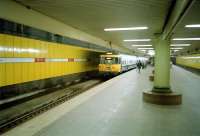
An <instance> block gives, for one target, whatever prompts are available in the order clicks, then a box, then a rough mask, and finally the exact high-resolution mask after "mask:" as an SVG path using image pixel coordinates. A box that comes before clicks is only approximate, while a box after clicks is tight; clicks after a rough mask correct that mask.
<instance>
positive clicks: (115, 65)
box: [99, 53, 148, 75]
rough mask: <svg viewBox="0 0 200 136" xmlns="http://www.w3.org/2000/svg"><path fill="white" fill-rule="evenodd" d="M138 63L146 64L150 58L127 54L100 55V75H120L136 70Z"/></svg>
mask: <svg viewBox="0 0 200 136" xmlns="http://www.w3.org/2000/svg"><path fill="white" fill-rule="evenodd" d="M138 61H140V62H141V63H143V64H146V63H147V61H148V58H146V57H137V56H132V55H125V54H113V53H106V54H103V55H100V64H99V74H100V75H118V74H120V73H123V72H126V71H128V70H130V69H133V68H136V66H137V62H138Z"/></svg>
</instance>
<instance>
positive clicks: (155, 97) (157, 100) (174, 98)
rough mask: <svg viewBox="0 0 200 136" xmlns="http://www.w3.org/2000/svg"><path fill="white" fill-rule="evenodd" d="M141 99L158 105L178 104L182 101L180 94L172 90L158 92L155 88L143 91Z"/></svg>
mask: <svg viewBox="0 0 200 136" xmlns="http://www.w3.org/2000/svg"><path fill="white" fill-rule="evenodd" d="M143 100H144V101H145V102H148V103H153V104H158V105H180V104H181V103H182V95H181V94H179V93H175V92H172V91H171V90H170V89H169V90H168V91H167V92H166V93H165V92H164V93H161V92H158V91H157V89H155V90H152V91H145V92H143Z"/></svg>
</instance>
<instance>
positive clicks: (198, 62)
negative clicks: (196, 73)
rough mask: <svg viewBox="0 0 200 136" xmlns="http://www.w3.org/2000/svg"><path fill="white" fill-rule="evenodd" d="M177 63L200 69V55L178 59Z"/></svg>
mask: <svg viewBox="0 0 200 136" xmlns="http://www.w3.org/2000/svg"><path fill="white" fill-rule="evenodd" d="M176 63H177V64H179V65H182V66H187V67H191V68H195V69H200V54H195V55H188V56H181V57H177V59H176Z"/></svg>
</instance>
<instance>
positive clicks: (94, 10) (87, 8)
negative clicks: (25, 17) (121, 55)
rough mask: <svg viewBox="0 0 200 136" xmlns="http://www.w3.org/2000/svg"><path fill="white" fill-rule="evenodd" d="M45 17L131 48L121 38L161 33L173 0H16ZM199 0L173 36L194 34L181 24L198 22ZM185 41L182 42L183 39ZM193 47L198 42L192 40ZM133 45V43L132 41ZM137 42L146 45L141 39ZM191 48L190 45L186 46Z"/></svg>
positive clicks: (196, 33)
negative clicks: (116, 28) (132, 28)
mask: <svg viewBox="0 0 200 136" xmlns="http://www.w3.org/2000/svg"><path fill="white" fill-rule="evenodd" d="M16 1H18V2H20V3H22V4H24V5H26V6H30V7H31V8H32V9H34V10H36V11H39V12H41V13H43V14H45V15H47V16H50V17H52V18H55V19H57V20H59V21H62V22H64V23H66V24H68V25H71V26H73V27H75V28H78V29H80V30H82V31H85V32H87V33H89V34H91V35H94V36H97V37H100V38H102V39H104V40H107V41H111V42H112V43H115V44H118V45H121V46H126V47H127V48H130V49H131V48H132V47H131V46H130V45H131V44H133V42H131V43H128V42H123V40H124V39H134V38H152V37H153V34H154V33H160V32H162V29H163V26H164V22H165V19H166V16H167V14H168V11H169V8H170V5H171V3H172V1H173V0H16ZM199 10H200V1H197V2H196V3H195V4H194V6H193V7H192V8H191V10H190V11H189V12H188V13H187V15H186V16H185V18H184V19H183V21H182V22H181V23H180V24H179V26H178V27H177V29H176V31H175V34H174V35H173V37H198V36H200V35H199V34H200V33H199V32H200V31H199V30H197V29H193V30H191V29H188V28H187V29H185V28H184V26H185V24H194V23H200V17H199V15H198V13H200V11H199ZM137 26H147V27H149V29H148V30H142V31H118V32H116V31H115V32H105V31H104V28H110V27H137ZM184 43H185V42H184ZM192 43H193V44H194V46H197V44H199V42H192ZM135 44H137V43H135ZM139 44H150V43H148V42H143V43H141V42H140V43H139ZM190 48H191V47H190Z"/></svg>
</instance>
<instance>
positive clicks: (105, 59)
mask: <svg viewBox="0 0 200 136" xmlns="http://www.w3.org/2000/svg"><path fill="white" fill-rule="evenodd" d="M119 62H120V60H119V58H117V57H101V59H100V63H101V64H119Z"/></svg>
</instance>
